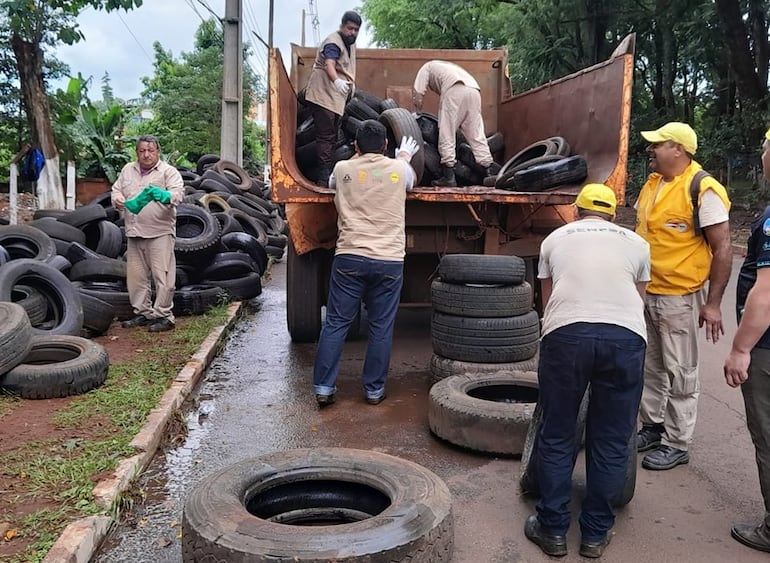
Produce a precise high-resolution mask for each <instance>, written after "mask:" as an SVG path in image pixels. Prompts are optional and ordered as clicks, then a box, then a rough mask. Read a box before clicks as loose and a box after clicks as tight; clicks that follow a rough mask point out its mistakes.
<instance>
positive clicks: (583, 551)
mask: <svg viewBox="0 0 770 563" xmlns="http://www.w3.org/2000/svg"><path fill="white" fill-rule="evenodd" d="M610 538H612V535H611V533H610V532H607V533H606V534H605V535H604V537H603V538H602V539H600V540H597V541H586V540H581V542H580V555H582V556H583V557H590V558H591V559H597V558H599V557H601V556H602V554H603V553H604V550H605V549H606V547H607V546H608V545H610Z"/></svg>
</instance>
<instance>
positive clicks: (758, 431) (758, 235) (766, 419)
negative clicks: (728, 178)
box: [724, 130, 770, 552]
mask: <svg viewBox="0 0 770 563" xmlns="http://www.w3.org/2000/svg"><path fill="white" fill-rule="evenodd" d="M762 170H763V172H764V176H765V178H766V179H770V130H768V131H767V133H765V141H764V145H763V152H762ZM735 305H736V308H737V313H738V330H737V331H736V333H735V337H734V338H733V345H732V349H731V350H730V354H729V355H728V356H727V359H726V360H725V366H724V372H725V379H726V380H727V384H728V385H729V386H730V387H738V386H739V385H740V386H741V391H742V392H743V401H744V404H745V406H746V425H747V426H748V428H749V434H751V440H752V442H754V448H755V449H756V458H757V469H758V470H759V488H760V490H761V491H762V497H763V499H764V501H765V514H764V517H763V518H762V520H761V521H760V522H759V523H758V524H736V525H734V526H733V527H732V530H730V533H731V534H732V536H733V538H735V539H736V540H738V541H739V542H741V543H742V544H744V545H747V546H749V547H751V548H753V549H756V550H759V551H767V552H770V207H768V208H767V209H765V212H764V213H763V214H762V216H761V217H760V218H759V219H757V220H756V221H754V223H753V224H752V225H751V235H750V236H749V241H748V249H747V251H746V259H745V260H744V262H743V266H742V267H741V273H740V275H739V276H738V287H737V292H736V299H735Z"/></svg>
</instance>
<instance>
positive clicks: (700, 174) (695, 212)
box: [690, 170, 711, 236]
mask: <svg viewBox="0 0 770 563" xmlns="http://www.w3.org/2000/svg"><path fill="white" fill-rule="evenodd" d="M710 176H711V174H709V173H708V172H706V171H705V170H698V171H697V172H696V173H695V175H694V176H693V177H692V180H690V199H691V200H692V225H693V229H694V230H695V236H701V235H702V234H703V229H701V227H700V213H699V211H700V208H699V206H698V196H699V195H700V183H701V180H703V178H708V177H710Z"/></svg>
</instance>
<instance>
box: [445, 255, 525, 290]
mask: <svg viewBox="0 0 770 563" xmlns="http://www.w3.org/2000/svg"><path fill="white" fill-rule="evenodd" d="M526 273H527V266H526V263H525V262H524V259H523V258H520V257H518V256H495V255H492V254H447V255H445V256H444V257H443V258H442V259H441V262H439V265H438V275H439V277H440V278H441V281H443V282H446V283H462V284H465V283H475V284H505V285H518V284H521V283H522V282H523V281H524V276H525V274H526Z"/></svg>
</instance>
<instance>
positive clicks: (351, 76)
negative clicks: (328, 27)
mask: <svg viewBox="0 0 770 563" xmlns="http://www.w3.org/2000/svg"><path fill="white" fill-rule="evenodd" d="M329 43H334V44H335V45H337V47H339V48H340V58H339V59H337V63H336V65H335V67H336V70H337V75H338V76H339V77H340V78H342V79H343V80H348V81H350V82H355V80H356V45H355V43H354V44H353V45H351V46H350V54H349V55H348V48H347V46H346V45H345V42H344V41H343V40H342V36H341V35H340V34H339V32H337V31H335V32H334V33H332V34H331V35H329V37H327V38H326V39H324V41H323V43H321V46H320V47H318V53H317V54H316V57H315V62H314V63H313V70H312V71H311V72H310V79H309V80H308V82H307V88H306V89H305V99H306V100H307V101H309V102H312V103H314V104H317V105H319V106H321V107H322V108H326V109H328V110H329V111H332V112H334V113H336V114H337V115H342V114H343V112H344V111H345V103H346V102H347V98H346V96H343V95H342V94H340V93H339V92H338V91H337V89H336V88H335V87H334V82H332V81H331V80H329V75H328V74H326V58H325V57H324V56H323V49H324V47H325V46H326V45H328V44H329Z"/></svg>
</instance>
